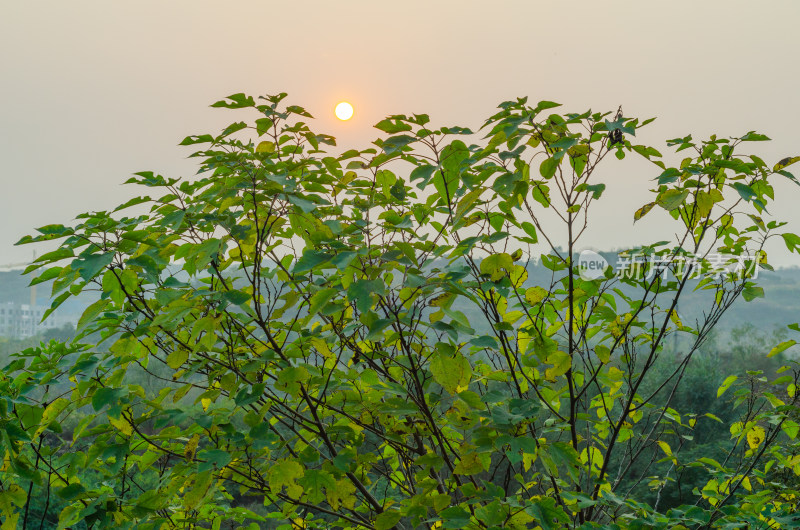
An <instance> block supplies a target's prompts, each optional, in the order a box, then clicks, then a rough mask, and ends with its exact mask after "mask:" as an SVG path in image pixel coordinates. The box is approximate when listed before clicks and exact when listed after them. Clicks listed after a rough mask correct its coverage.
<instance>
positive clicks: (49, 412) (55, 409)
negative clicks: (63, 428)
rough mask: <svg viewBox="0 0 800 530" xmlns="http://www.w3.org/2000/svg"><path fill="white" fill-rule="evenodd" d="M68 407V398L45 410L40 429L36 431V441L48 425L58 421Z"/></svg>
mask: <svg viewBox="0 0 800 530" xmlns="http://www.w3.org/2000/svg"><path fill="white" fill-rule="evenodd" d="M67 405H69V400H68V399H66V398H58V399H56V400H55V401H53V402H52V403H50V404H49V405H47V408H45V409H44V413H43V414H42V421H41V423H40V425H39V428H37V429H36V433H34V435H33V437H34V439H35V438H38V437H39V435H40V434H42V432H44V430H45V429H46V428H47V426H48V425H50V424H51V423H53V422H54V421H56V418H58V415H59V414H61V413H62V412H63V411H64V409H65V408H67Z"/></svg>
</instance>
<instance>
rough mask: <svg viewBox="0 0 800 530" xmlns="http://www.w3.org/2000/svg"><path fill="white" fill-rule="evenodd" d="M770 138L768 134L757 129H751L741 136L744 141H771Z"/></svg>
mask: <svg viewBox="0 0 800 530" xmlns="http://www.w3.org/2000/svg"><path fill="white" fill-rule="evenodd" d="M769 139H770V138H769V137H768V136H766V135H763V134H759V133H757V132H755V131H750V132H749V133H747V134H745V135H744V136H742V137H741V138H740V140H742V141H743V142H766V141H769Z"/></svg>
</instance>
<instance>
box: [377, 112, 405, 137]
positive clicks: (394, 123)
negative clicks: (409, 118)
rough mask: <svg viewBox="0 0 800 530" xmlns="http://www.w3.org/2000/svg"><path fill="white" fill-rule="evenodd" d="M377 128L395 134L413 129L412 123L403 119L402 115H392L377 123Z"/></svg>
mask: <svg viewBox="0 0 800 530" xmlns="http://www.w3.org/2000/svg"><path fill="white" fill-rule="evenodd" d="M375 128H376V129H378V130H381V131H383V132H385V133H387V134H395V133H399V132H405V131H410V130H411V125H410V124H408V123H406V122H404V121H402V119H401V117H400V116H390V117H388V118H386V119H383V120H381V121H379V122H378V123H376V124H375Z"/></svg>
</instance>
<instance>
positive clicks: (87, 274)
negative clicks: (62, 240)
mask: <svg viewBox="0 0 800 530" xmlns="http://www.w3.org/2000/svg"><path fill="white" fill-rule="evenodd" d="M114 255H115V254H114V252H106V253H103V254H92V255H91V256H88V257H86V258H78V259H76V260H73V261H72V270H74V271H78V273H79V274H80V276H81V278H83V280H84V281H87V282H88V281H89V280H91V279H92V278H94V277H95V276H97V275H98V274H99V273H100V271H101V270H103V269H104V268H105V267H107V266H108V265H110V264H111V262H112V261H114Z"/></svg>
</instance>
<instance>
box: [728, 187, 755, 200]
mask: <svg viewBox="0 0 800 530" xmlns="http://www.w3.org/2000/svg"><path fill="white" fill-rule="evenodd" d="M733 187H734V189H736V191H737V192H739V196H740V197H741V198H742V199H744V200H746V201H748V202H749V201H751V200H753V198H755V197H757V196H758V195H757V194H756V192H755V191H753V188H751V187H750V186H748V185H747V184H745V183H743V182H734V183H733Z"/></svg>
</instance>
